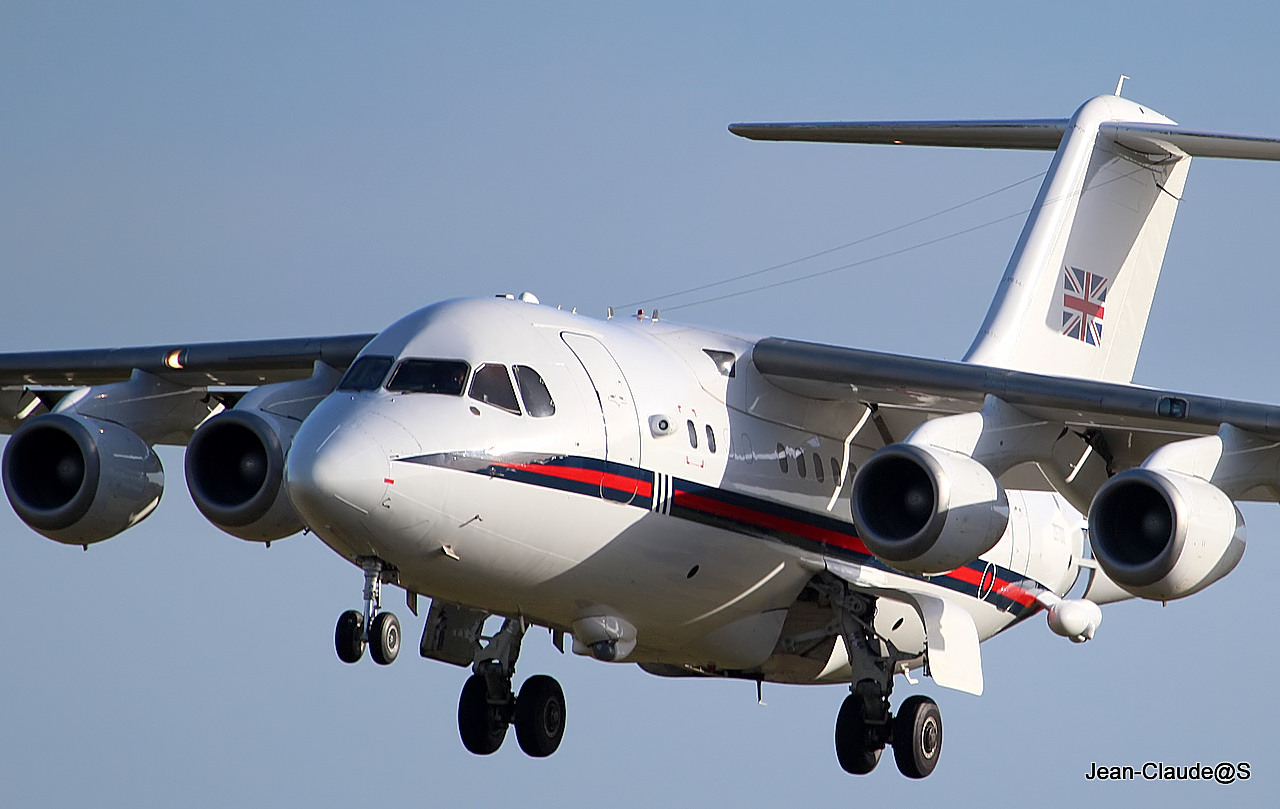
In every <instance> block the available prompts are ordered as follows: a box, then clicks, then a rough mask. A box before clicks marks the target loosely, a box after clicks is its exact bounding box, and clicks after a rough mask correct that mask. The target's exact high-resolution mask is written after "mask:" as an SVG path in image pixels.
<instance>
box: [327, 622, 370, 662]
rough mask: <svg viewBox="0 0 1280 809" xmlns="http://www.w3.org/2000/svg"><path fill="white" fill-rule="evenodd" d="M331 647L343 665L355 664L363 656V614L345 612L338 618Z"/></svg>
mask: <svg viewBox="0 0 1280 809" xmlns="http://www.w3.org/2000/svg"><path fill="white" fill-rule="evenodd" d="M333 645H334V646H335V647H337V650H338V659H339V660H341V661H342V662H343V663H355V662H358V661H359V660H360V658H361V657H363V656H364V613H362V612H356V611H355V610H347V611H346V612H344V613H342V614H341V615H339V616H338V627H337V629H335V630H334V632H333Z"/></svg>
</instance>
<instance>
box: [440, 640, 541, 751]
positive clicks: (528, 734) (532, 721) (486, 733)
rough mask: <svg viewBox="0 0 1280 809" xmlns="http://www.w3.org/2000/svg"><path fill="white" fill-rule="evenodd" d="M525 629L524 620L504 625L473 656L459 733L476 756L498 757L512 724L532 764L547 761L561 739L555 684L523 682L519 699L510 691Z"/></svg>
mask: <svg viewBox="0 0 1280 809" xmlns="http://www.w3.org/2000/svg"><path fill="white" fill-rule="evenodd" d="M526 629H527V626H526V624H525V623H524V621H523V619H520V618H508V619H506V620H505V621H504V622H503V624H502V628H501V629H500V630H498V633H497V634H496V635H494V636H493V637H492V638H489V639H488V643H486V644H485V645H484V646H483V647H482V648H480V649H479V650H478V651H477V652H476V660H475V663H474V664H473V665H472V667H471V670H472V672H474V673H473V674H472V675H471V676H470V677H469V678H468V679H467V682H466V685H464V686H463V687H462V696H461V698H460V699H459V700H458V733H459V735H460V736H461V737H462V745H463V746H464V747H466V748H467V749H468V750H470V751H471V752H472V753H475V754H476V755H481V756H487V755H489V754H491V753H494V752H496V751H497V750H498V748H499V747H501V746H502V742H503V740H504V739H505V738H506V735H507V728H508V727H510V726H511V725H512V724H513V723H514V724H515V726H516V741H518V742H519V743H520V749H521V750H523V751H524V752H525V753H527V754H528V755H530V756H533V757H534V758H543V757H545V756H549V755H551V754H552V753H554V752H555V751H556V749H557V748H558V747H559V746H560V740H561V739H562V738H564V720H565V701H564V691H563V690H562V689H561V688H560V684H559V683H558V682H556V681H555V680H554V679H553V678H551V677H548V676H546V675H542V674H539V675H535V676H533V677H530V678H529V679H528V680H526V681H525V683H524V686H523V687H522V688H521V689H520V696H518V697H517V696H516V695H515V693H514V692H513V691H512V690H511V680H512V678H513V677H514V676H515V670H516V658H518V657H519V656H520V642H521V641H522V640H523V639H524V633H525V630H526Z"/></svg>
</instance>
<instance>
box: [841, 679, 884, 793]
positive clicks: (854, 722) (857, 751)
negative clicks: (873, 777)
mask: <svg viewBox="0 0 1280 809" xmlns="http://www.w3.org/2000/svg"><path fill="white" fill-rule="evenodd" d="M863 705H864V703H863V701H862V698H861V697H857V696H854V695H853V694H850V695H849V696H847V697H845V699H844V704H843V705H841V706H840V714H839V715H838V716H837V717H836V758H837V759H839V761H840V766H841V767H842V768H844V771H845V772H847V773H852V774H853V775H866V774H867V773H869V772H871V771H872V770H874V769H875V768H876V764H878V763H879V762H880V751H882V750H883V749H884V747H883V746H880V745H877V744H876V742H875V740H874V739H873V738H872V737H871V733H870V732H869V728H868V727H867V722H866V718H865V717H864V716H863V710H864V708H863Z"/></svg>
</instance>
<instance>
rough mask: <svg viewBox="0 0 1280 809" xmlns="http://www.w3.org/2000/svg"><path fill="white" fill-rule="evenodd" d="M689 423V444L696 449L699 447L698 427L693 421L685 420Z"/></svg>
mask: <svg viewBox="0 0 1280 809" xmlns="http://www.w3.org/2000/svg"><path fill="white" fill-rule="evenodd" d="M685 423H686V424H688V425H689V446H691V447H693V448H694V449H697V448H698V428H697V427H694V426H693V422H692V421H688V422H685Z"/></svg>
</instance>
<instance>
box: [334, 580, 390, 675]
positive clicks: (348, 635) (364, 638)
mask: <svg viewBox="0 0 1280 809" xmlns="http://www.w3.org/2000/svg"><path fill="white" fill-rule="evenodd" d="M356 561H358V562H359V563H360V567H361V568H363V570H364V612H357V611H355V610H347V611H346V612H344V613H342V615H340V616H339V617H338V626H337V628H336V629H335V630H334V633H333V642H334V646H335V648H336V649H337V652H338V659H339V660H341V661H342V662H344V663H355V662H357V661H359V660H360V658H361V657H363V656H364V649H365V646H366V645H367V646H368V647H369V656H370V657H372V658H373V662H375V663H378V664H379V665H382V666H386V665H388V664H390V663H391V662H392V661H393V660H395V659H396V656H397V655H399V654H400V619H398V618H396V616H395V614H394V613H391V612H382V611H381V610H382V583H383V582H384V581H385V582H393V581H395V580H396V569H395V568H394V567H391V566H390V565H387V564H386V563H385V562H383V561H382V560H381V559H378V558H377V557H373V556H363V557H360V558H359V559H357V560H356Z"/></svg>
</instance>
